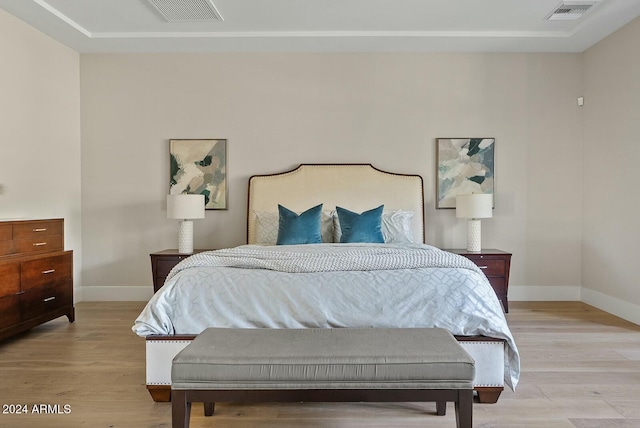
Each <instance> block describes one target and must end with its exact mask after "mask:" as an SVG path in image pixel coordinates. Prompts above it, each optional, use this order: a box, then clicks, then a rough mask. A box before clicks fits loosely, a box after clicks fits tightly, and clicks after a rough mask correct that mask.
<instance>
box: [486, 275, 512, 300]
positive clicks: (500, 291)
mask: <svg viewBox="0 0 640 428" xmlns="http://www.w3.org/2000/svg"><path fill="white" fill-rule="evenodd" d="M487 279H488V280H489V283H490V284H491V287H492V288H493V290H494V291H495V292H496V295H497V296H498V297H499V298H501V299H502V297H503V296H506V295H507V282H506V281H505V279H504V276H489V277H487Z"/></svg>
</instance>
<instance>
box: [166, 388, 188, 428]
mask: <svg viewBox="0 0 640 428" xmlns="http://www.w3.org/2000/svg"><path fill="white" fill-rule="evenodd" d="M190 417H191V402H189V401H187V392H186V391H183V390H179V389H178V390H172V391H171V427H172V428H189V419H190Z"/></svg>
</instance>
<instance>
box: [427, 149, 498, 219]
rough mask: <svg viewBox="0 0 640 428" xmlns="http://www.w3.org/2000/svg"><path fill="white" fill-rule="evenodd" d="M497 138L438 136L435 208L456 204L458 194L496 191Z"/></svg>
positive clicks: (444, 207)
mask: <svg viewBox="0 0 640 428" xmlns="http://www.w3.org/2000/svg"><path fill="white" fill-rule="evenodd" d="M495 142H496V140H495V138H437V139H436V209H450V208H455V207H456V196H457V195H466V194H470V193H488V194H491V195H493V194H494V187H495ZM494 207H495V197H494Z"/></svg>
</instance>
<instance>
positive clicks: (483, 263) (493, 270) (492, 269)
mask: <svg viewBox="0 0 640 428" xmlns="http://www.w3.org/2000/svg"><path fill="white" fill-rule="evenodd" d="M465 257H467V258H468V259H469V260H471V261H472V262H474V263H475V264H476V265H477V266H478V267H479V268H480V270H482V272H484V274H485V275H486V276H504V274H505V268H506V265H507V264H506V262H505V261H504V260H495V259H489V258H483V257H482V256H465Z"/></svg>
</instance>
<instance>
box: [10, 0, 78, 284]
mask: <svg viewBox="0 0 640 428" xmlns="http://www.w3.org/2000/svg"><path fill="white" fill-rule="evenodd" d="M0 63H1V64H2V65H1V66H0V118H1V119H0V147H2V150H1V152H0V186H1V192H0V219H1V218H64V219H65V241H66V242H65V247H66V248H67V249H72V250H74V262H75V266H76V269H75V270H76V287H77V286H78V285H79V284H80V266H81V260H82V259H81V254H82V247H81V217H80V208H81V205H80V86H79V79H80V68H79V54H78V53H77V52H75V51H73V50H71V49H69V48H67V47H65V46H63V45H61V44H60V43H58V42H56V41H54V40H52V39H51V38H49V37H47V36H45V35H44V34H42V33H40V32H38V31H36V30H35V29H33V28H32V27H30V26H28V25H26V24H25V23H23V22H22V21H19V20H18V19H16V18H14V17H13V16H11V15H9V14H7V13H6V12H4V11H3V10H0ZM77 297H80V296H77Z"/></svg>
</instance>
